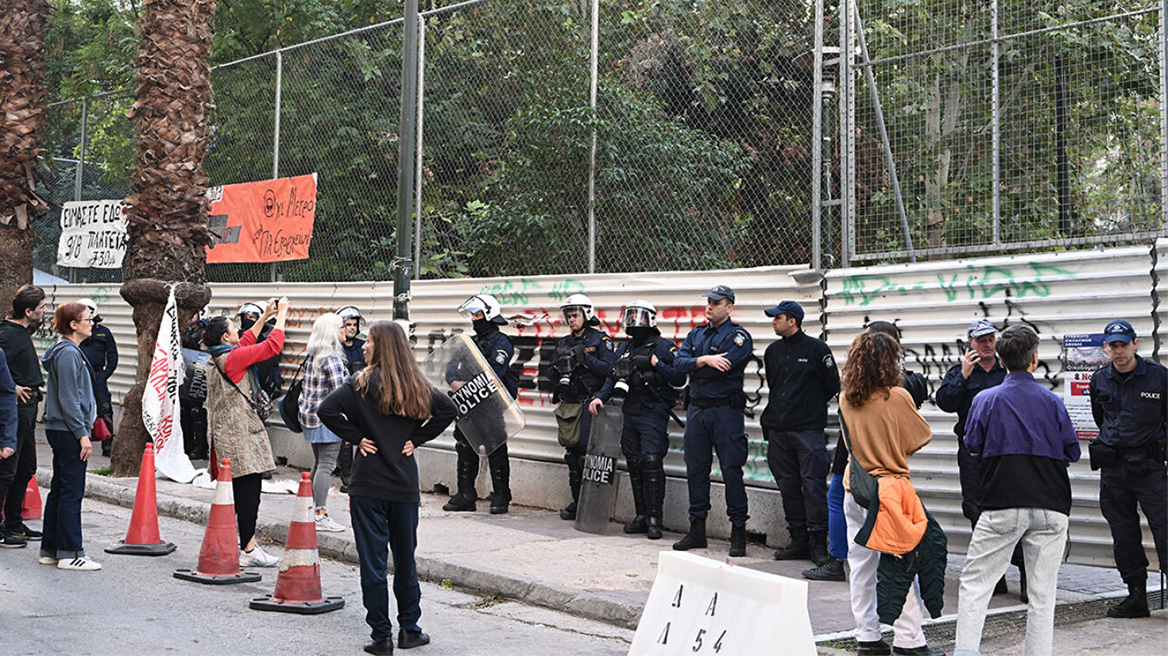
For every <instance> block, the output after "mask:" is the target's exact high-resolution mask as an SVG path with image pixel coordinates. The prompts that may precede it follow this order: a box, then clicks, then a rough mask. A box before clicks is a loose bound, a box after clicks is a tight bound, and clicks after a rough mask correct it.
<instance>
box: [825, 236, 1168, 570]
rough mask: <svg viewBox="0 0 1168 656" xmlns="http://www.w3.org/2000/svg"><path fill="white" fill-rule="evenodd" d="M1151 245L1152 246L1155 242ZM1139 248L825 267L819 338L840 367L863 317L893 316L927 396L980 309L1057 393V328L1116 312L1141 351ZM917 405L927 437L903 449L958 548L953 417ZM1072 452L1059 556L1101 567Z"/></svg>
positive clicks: (961, 540)
mask: <svg viewBox="0 0 1168 656" xmlns="http://www.w3.org/2000/svg"><path fill="white" fill-rule="evenodd" d="M1160 248H1161V253H1164V248H1165V246H1164V243H1163V242H1161V244H1160ZM1151 255H1152V254H1151V251H1150V249H1149V248H1147V247H1133V248H1122V249H1111V250H1095V251H1082V252H1072V253H1050V254H1040V255H1017V256H1011V257H994V258H982V259H975V260H959V261H944V262H928V263H918V264H911V265H896V266H878V267H865V268H853V269H846V270H840V271H833V272H831V273H829V274H828V276H827V292H826V294H827V327H828V335H829V339H828V343H829V344H830V345H831V347H832V349H833V351H835V353H836V355H837V356H838V359H839V361H840V363H841V366H842V363H843V362H844V361H845V360H846V354H847V349H848V346H849V345H850V343H851V340H852V339H853V338H854V337H855V335H856V333H857V332H858V331H859V330H860V329H861V328H863V326H864V325H866V323H867V322H869V321H875V320H885V321H893V322H895V323H896V324H897V325H898V326H899V327H900V329H901V331H902V333H903V346H904V348H905V353H906V356H907V362H906V364H907V366H908V368H909V369H911V370H913V371H917V372H920V373H923V374H924V375H925V376H926V377H927V378H928V380H929V386H930V395H932V393H934V392H935V391H936V389H937V387H938V386H939V385H940V383H941V378H942V377H943V376H944V374H945V372H946V371H947V370H948V369H949V367H951V366H953V365H954V364H957V362H958V360H959V358H960V352H961V349H960V346H959V341H961V340H964V339H965V329H966V327H967V326H968V324H969V323H971V322H972V321H974V320H975V319H981V318H985V319H989V320H990V321H992V322H993V323H994V325H995V326H997V327H998V328H999V329H1002V328H1005V327H1006V326H1008V325H1011V324H1015V323H1026V324H1028V325H1030V326H1031V327H1033V328H1034V329H1035V330H1036V331H1037V332H1038V334H1039V336H1040V337H1041V338H1042V344H1041V346H1040V347H1039V360H1040V364H1039V368H1038V371H1036V372H1035V375H1036V376H1037V377H1038V378H1039V379H1040V380H1042V381H1043V382H1044V383H1046V384H1047V385H1048V386H1049V387H1051V388H1052V389H1053V390H1054V391H1055V392H1056V393H1059V394H1060V395H1061V394H1062V385H1063V381H1062V376H1061V374H1062V371H1063V363H1062V359H1061V357H1060V356H1061V354H1062V337H1063V335H1064V334H1067V333H1098V332H1103V328H1104V326H1106V325H1107V323H1108V322H1109V321H1111V320H1113V319H1117V318H1125V319H1128V320H1129V321H1131V322H1132V325H1133V326H1134V327H1135V329H1136V331H1137V333H1139V334H1140V335H1144V336H1145V339H1144V340H1141V349H1140V351H1141V353H1143V354H1144V355H1150V354H1151V352H1152V342H1153V336H1152V331H1153V311H1152V277H1151V272H1152V260H1151ZM1160 266H1161V267H1163V264H1161V265H1160ZM1161 312H1163V309H1161ZM921 412H922V413H923V414H924V415H925V417H926V418H927V419H928V420H929V423H930V424H931V425H932V427H933V442H932V444H930V445H929V446H927V447H926V448H925V449H923V450H922V451H921V452H920V453H919V454H917V455H916V456H915V457H914V458H913V461H912V469H913V481H914V483H915V484H916V485H917V487H918V489H919V490H920V491H921V494H922V496H923V498H924V500H925V503H926V504H927V505H928V506H929V508H930V510H931V511H932V512H933V513H934V514H935V515H937V517H938V519H939V520H940V521H941V523H942V524H943V525H944V527H945V529H946V531H947V532H948V533H949V536H950V544H951V545H953V547H954V548H955V549H956V550H959V551H960V550H964V547H965V544H966V543H967V542H968V539H969V533H970V528H969V524H968V522H967V521H966V520H965V519H964V518H963V517H962V515H961V491H960V486H959V483H958V477H957V456H956V453H957V442H956V439H957V438H956V436H955V435H954V433H953V424H954V423H955V421H956V415H955V414H948V413H945V412H942V411H940V410H939V409H938V408H937V407H936V405H935V404H934V403H933V401H932V399H931V398H930V400H929V401H928V402H926V403H925V405H924V407H922V408H921ZM1083 456H1084V457H1083V460H1082V461H1081V462H1079V463H1076V464H1075V465H1072V466H1071V470H1070V475H1071V487H1072V494H1073V496H1074V508H1073V510H1072V514H1071V526H1070V539H1069V542H1070V558H1071V560H1072V561H1074V562H1079V563H1091V564H1110V563H1111V562H1113V561H1112V553H1111V544H1112V541H1111V535H1110V533H1109V531H1108V529H1107V523H1106V522H1105V521H1104V520H1103V517H1102V516H1101V515H1100V513H1099V482H1098V481H1099V477H1098V475H1096V474H1095V473H1093V472H1091V470H1090V467H1089V465H1088V463H1087V459H1086V448H1085V444H1084V454H1083ZM1147 543H1148V544H1149V545H1150V544H1151V540H1150V538H1149V540H1148V542H1147Z"/></svg>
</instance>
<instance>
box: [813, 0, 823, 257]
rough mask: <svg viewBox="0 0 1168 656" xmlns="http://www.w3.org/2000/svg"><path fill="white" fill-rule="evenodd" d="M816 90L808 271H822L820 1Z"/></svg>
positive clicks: (819, 3) (818, 5)
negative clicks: (809, 267) (809, 265)
mask: <svg viewBox="0 0 1168 656" xmlns="http://www.w3.org/2000/svg"><path fill="white" fill-rule="evenodd" d="M813 61H814V64H813V66H814V67H815V70H814V72H813V73H812V75H813V80H814V85H815V88H814V89H813V94H814V98H813V99H812V101H811V268H812V269H814V270H816V271H820V270H822V269H823V170H822V166H823V0H815V51H814V56H813Z"/></svg>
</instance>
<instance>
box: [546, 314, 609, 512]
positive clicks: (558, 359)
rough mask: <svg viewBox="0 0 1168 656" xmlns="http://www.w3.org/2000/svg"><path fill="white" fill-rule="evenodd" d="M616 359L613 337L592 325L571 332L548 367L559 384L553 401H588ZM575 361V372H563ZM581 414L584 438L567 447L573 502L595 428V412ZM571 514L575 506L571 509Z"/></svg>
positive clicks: (577, 495) (582, 402) (564, 338)
mask: <svg viewBox="0 0 1168 656" xmlns="http://www.w3.org/2000/svg"><path fill="white" fill-rule="evenodd" d="M615 360H616V350H615V348H614V347H613V344H612V338H610V337H609V336H608V335H607V334H605V333H602V332H600V331H599V330H597V329H596V328H593V327H592V326H584V329H583V330H582V331H580V334H579V335H577V334H575V333H569V334H568V335H566V336H564V337H561V338H559V339H557V340H556V348H555V350H554V351H553V352H552V362H551V364H550V365H549V366H548V377H549V378H550V379H551V381H552V384H553V385H555V386H556V387H555V392H554V393H553V395H552V396H553V401H554V402H556V403H581V404H586V403H588V402H589V401H591V400H592V397H593V396H594V395H595V394H596V392H598V391H600V388H601V387H603V386H604V379H605V377H606V376H607V375H608V372H609V370H610V369H611V367H612V363H613V362H614V361H615ZM568 362H570V363H571V364H572V369H571V371H561V368H562V367H564V366H565V364H564V363H568ZM564 375H566V376H567V378H568V379H569V381H570V382H569V383H568V384H567V385H560V384H559V383H560V380H561V376H564ZM581 410H582V411H581V413H580V420H579V421H580V441H579V442H578V443H577V444H576V445H575V446H569V447H565V450H564V462H565V463H567V465H568V487H569V488H571V490H572V503H573V504H575V503H576V502H578V501H579V499H580V481H581V480H582V477H583V475H584V454H585V453H586V452H587V451H588V431H589V430H590V429H591V428H592V414H591V413H590V412H588V410H587V409H586V408H582V409H581ZM567 510H568V512H567V514H568V515H571V514H572V513H573V512H574V511H575V508H570V509H567Z"/></svg>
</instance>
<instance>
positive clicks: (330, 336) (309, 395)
mask: <svg viewBox="0 0 1168 656" xmlns="http://www.w3.org/2000/svg"><path fill="white" fill-rule="evenodd" d="M344 334H345V324H344V321H343V320H342V319H341V316H340V315H339V314H333V313H332V312H330V313H328V314H322V315H320V316H319V317H317V319H316V321H315V322H313V324H312V334H311V335H309V337H308V348H307V351H308V355H307V356H305V363H304V387H303V389H302V390H301V392H300V400H299V403H298V406H299V415H300V416H299V418H300V425H301V426H303V427H304V439H305V440H306V441H307V442H308V443H309V444H310V445H311V446H312V455H313V458H314V460H315V462H314V464H313V467H312V503H313V505H314V506H315V507H316V530H318V531H328V532H334V533H335V532H339V531H343V530H345V527H344V526H341V525H340V524H338V523H337V522H336V521H334V520H333V518H332V517H330V516H329V514H328V493H329V483H331V482H332V476H333V470H334V469H336V467H337V457H338V456H340V454H341V438H339V437H337V434H336V433H334V432H332V431H331V430H329V429H328V426H325V425H323V424H321V423H320V417H318V416H317V414H316V410H317V407H319V406H320V402H321V401H323V400H324V398H325V397H326V396H328V395H329V394H330V393H331V392H332V391H333V390H335V389H337V388H339V387H340V386H341V385H344V384H345V379H346V378H347V377H348V375H349V374H348V370H347V367H346V365H345V352H344V350H343V349H342V347H341V339H342V336H343V335H344Z"/></svg>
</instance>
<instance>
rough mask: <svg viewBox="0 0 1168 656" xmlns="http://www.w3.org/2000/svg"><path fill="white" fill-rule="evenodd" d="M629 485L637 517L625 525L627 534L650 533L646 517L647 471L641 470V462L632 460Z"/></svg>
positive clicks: (630, 460)
mask: <svg viewBox="0 0 1168 656" xmlns="http://www.w3.org/2000/svg"><path fill="white" fill-rule="evenodd" d="M628 462H629V483H631V484H632V487H633V507H634V508H636V517H633V519H632V520H631V521H629V522H628V523H627V524H625V527H624V532H625V533H648V532H649V524H648V523H647V518H646V517H645V471H644V469H642V468H641V462H640V460H638V459H636V458H630V459H629V460H628Z"/></svg>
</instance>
